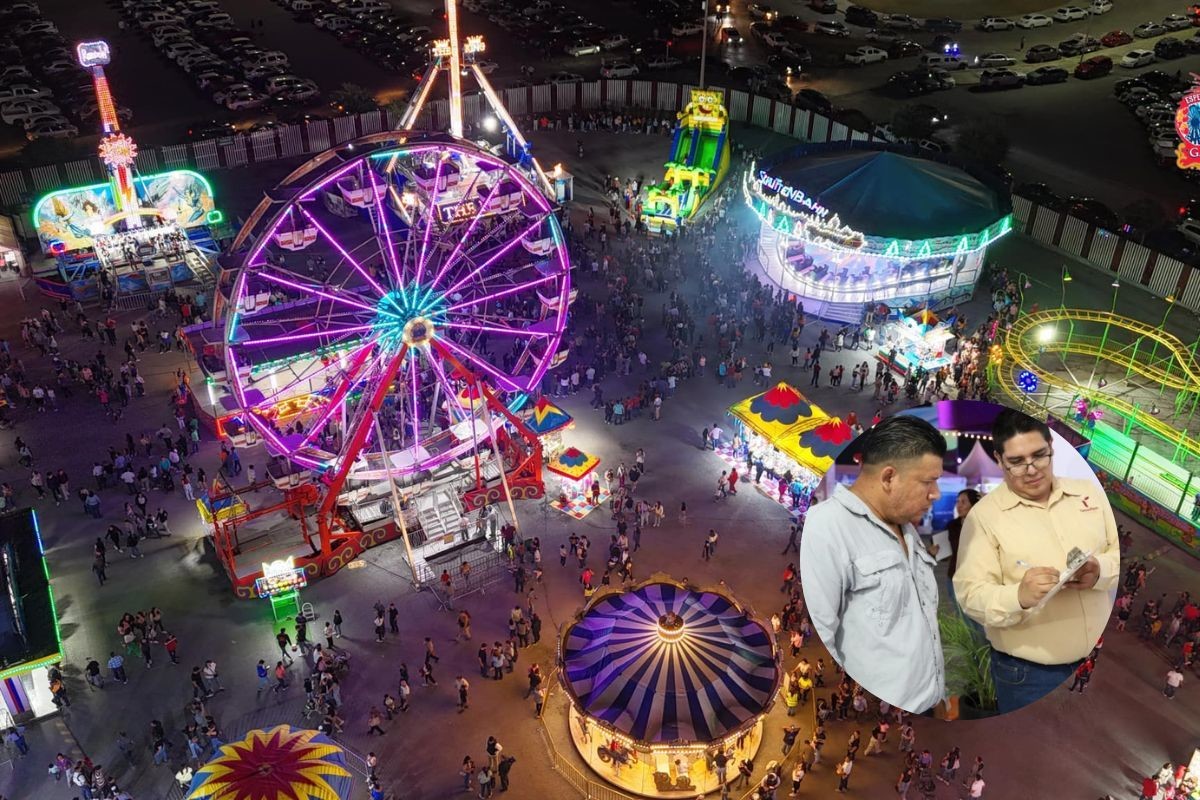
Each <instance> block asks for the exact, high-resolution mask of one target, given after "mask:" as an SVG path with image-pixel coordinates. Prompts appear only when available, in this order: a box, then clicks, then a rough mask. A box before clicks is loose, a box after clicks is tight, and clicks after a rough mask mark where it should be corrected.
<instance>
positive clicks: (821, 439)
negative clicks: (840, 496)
mask: <svg viewBox="0 0 1200 800" xmlns="http://www.w3.org/2000/svg"><path fill="white" fill-rule="evenodd" d="M853 438H854V431H853V430H852V429H851V428H850V426H849V425H847V424H846V423H845V422H843V421H842V420H841V418H840V417H824V418H818V417H814V418H813V419H811V420H808V421H806V422H802V423H800V424H798V425H793V426H792V427H791V428H789V429H788V430H787V431H785V432H784V434H783V435H782V436H780V437H779V438H778V439H776V440H775V442H774V445H775V446H776V447H777V448H779V450H780V451H782V452H783V453H786V454H787V456H788V458H790V459H792V460H793V461H795V462H796V463H797V464H800V465H801V466H803V467H807V468H808V469H810V470H812V471H813V472H815V473H816V474H817V475H824V474H825V471H826V470H828V469H829V468H830V467H832V466H833V461H834V459H835V458H837V456H838V453H840V452H842V448H844V447H845V446H846V445H848V444H850V440H851V439H853Z"/></svg>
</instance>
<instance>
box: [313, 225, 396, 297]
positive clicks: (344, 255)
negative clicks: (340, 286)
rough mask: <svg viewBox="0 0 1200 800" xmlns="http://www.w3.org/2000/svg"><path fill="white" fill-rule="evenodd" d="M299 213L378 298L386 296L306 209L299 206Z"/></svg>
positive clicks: (366, 272) (381, 288)
mask: <svg viewBox="0 0 1200 800" xmlns="http://www.w3.org/2000/svg"><path fill="white" fill-rule="evenodd" d="M300 213H302V214H304V217H305V219H307V220H308V221H309V222H310V223H312V226H313V227H314V228H316V229H317V231H318V232H319V233H320V234H321V235H322V236H324V237H325V240H326V241H328V242H329V244H331V245H332V246H333V249H334V250H337V251H338V252H339V253H341V254H342V258H344V259H346V262H347V263H348V264H350V266H352V267H354V269H355V270H356V271H357V272H358V274H359V275H362V276H363V279H364V280H366V282H367V283H369V284H370V285H371V287H372V288H373V289H375V291H377V292H379V296H380V297H383V296H384V295H386V294H387V290H386V289H384V288H383V287H382V286H380V285H379V283H378V282H377V281H376V280H375V279H374V278H373V277H371V273H370V272H368V271H367V269H366V268H365V267H363V265H362V264H360V263H358V261H357V260H356V259H355V258H354V256H352V255H350V254H349V253H347V252H346V248H344V247H342V245H341V242H339V241H338V240H337V239H335V238H334V237H333V236H332V235H331V234H330V233H329V231H327V230H325V227H324V226H323V225H321V223H319V222H317V218H316V217H314V216H313V215H312V214H311V213H310V212H309V210H308V209H307V208H305V207H304V206H301V207H300Z"/></svg>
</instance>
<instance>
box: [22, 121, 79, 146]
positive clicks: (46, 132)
mask: <svg viewBox="0 0 1200 800" xmlns="http://www.w3.org/2000/svg"><path fill="white" fill-rule="evenodd" d="M78 135H79V128H76V127H75V126H74V125H72V124H71V123H69V122H67V121H66V120H65V119H64V120H57V121H54V122H42V123H39V124H37V125H33V126H32V127H30V128H28V129H26V131H25V138H26V139H28V140H29V141H31V142H32V141H33V140H35V139H73V138H75V137H76V136H78Z"/></svg>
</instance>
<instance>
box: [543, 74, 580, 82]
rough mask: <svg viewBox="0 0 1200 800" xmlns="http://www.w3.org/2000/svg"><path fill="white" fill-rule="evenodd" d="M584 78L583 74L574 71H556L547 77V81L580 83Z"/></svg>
mask: <svg viewBox="0 0 1200 800" xmlns="http://www.w3.org/2000/svg"><path fill="white" fill-rule="evenodd" d="M582 80H583V76H582V75H577V74H576V73H574V72H555V73H552V74H551V75H550V76H549V77H547V78H546V83H579V82H580V81H582Z"/></svg>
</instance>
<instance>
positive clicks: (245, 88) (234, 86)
mask: <svg viewBox="0 0 1200 800" xmlns="http://www.w3.org/2000/svg"><path fill="white" fill-rule="evenodd" d="M285 77H286V76H285ZM297 80H299V79H297ZM253 91H254V87H253V86H251V85H250V84H248V83H231V84H229V85H228V86H226V87H225V88H223V89H218V90H217V91H215V92H213V94H212V99H213V102H214V103H218V104H220V105H225V101H226V100H228V99H229V98H230V97H232V96H233V94H234V93H235V92H253ZM268 91H274V90H272V89H268Z"/></svg>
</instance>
